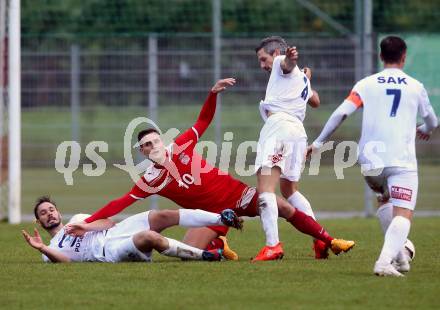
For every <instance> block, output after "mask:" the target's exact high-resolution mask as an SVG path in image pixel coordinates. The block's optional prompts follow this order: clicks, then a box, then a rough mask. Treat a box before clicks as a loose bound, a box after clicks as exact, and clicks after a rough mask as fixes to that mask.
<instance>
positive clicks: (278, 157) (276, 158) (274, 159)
mask: <svg viewBox="0 0 440 310" xmlns="http://www.w3.org/2000/svg"><path fill="white" fill-rule="evenodd" d="M282 159H283V154H276V155H269V160H270V161H271V162H272V164H276V163H278V162H280V161H281V160H282Z"/></svg>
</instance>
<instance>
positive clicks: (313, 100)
mask: <svg viewBox="0 0 440 310" xmlns="http://www.w3.org/2000/svg"><path fill="white" fill-rule="evenodd" d="M312 93H313V95H312V97H310V99H309V101H308V102H307V103H308V104H309V106H311V107H312V108H318V107H319V106H320V105H321V101H320V100H319V94H318V92H317V91H316V90H312Z"/></svg>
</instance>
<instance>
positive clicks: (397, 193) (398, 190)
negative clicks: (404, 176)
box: [391, 186, 412, 201]
mask: <svg viewBox="0 0 440 310" xmlns="http://www.w3.org/2000/svg"><path fill="white" fill-rule="evenodd" d="M411 197H412V190H411V189H409V188H404V187H400V186H391V198H395V199H400V200H406V201H411Z"/></svg>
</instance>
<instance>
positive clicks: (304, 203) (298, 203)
mask: <svg viewBox="0 0 440 310" xmlns="http://www.w3.org/2000/svg"><path fill="white" fill-rule="evenodd" d="M287 201H288V202H289V203H290V204H291V205H292V206H294V207H295V208H297V209H298V210H299V211H301V212H303V213H305V214H307V215H308V216H310V217H312V218H313V219H314V220H316V218H315V214H314V213H313V210H312V206H311V205H310V202H309V201H308V200H307V198H306V197H304V196H303V194H301V193H300V192H299V191H296V192H294V193H293V194H292V195H291V196H290V197H289V198H287Z"/></svg>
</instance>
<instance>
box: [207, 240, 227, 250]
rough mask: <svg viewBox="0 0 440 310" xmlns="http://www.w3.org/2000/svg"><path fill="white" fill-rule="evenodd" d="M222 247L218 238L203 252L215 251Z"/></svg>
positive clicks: (221, 241)
mask: <svg viewBox="0 0 440 310" xmlns="http://www.w3.org/2000/svg"><path fill="white" fill-rule="evenodd" d="M223 246H224V243H223V240H222V239H219V238H215V239H214V240H212V241H211V242H210V243H208V245H207V246H206V249H205V250H207V251H209V250H215V249H223Z"/></svg>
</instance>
